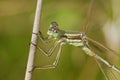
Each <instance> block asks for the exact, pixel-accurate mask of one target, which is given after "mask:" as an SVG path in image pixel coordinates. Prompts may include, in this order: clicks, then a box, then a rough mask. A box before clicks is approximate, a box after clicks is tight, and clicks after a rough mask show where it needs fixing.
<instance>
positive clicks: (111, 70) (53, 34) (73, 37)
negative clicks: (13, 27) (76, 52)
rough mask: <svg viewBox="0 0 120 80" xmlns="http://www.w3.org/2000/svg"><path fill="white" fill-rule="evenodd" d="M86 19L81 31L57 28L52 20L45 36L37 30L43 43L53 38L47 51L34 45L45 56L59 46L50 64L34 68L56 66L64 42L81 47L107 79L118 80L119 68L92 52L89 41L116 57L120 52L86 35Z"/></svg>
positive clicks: (119, 79) (47, 42)
mask: <svg viewBox="0 0 120 80" xmlns="http://www.w3.org/2000/svg"><path fill="white" fill-rule="evenodd" d="M93 2H94V0H92V2H91V3H90V9H89V11H88V18H90V17H89V16H90V13H91V9H92V5H93ZM86 21H87V23H86V26H85V27H83V31H82V32H78V31H65V30H61V29H59V28H58V24H57V23H56V22H52V23H51V24H50V27H49V29H48V32H47V34H48V37H47V38H44V37H43V35H42V33H41V32H39V35H38V36H39V38H40V40H41V41H42V42H43V43H44V44H49V43H50V41H51V40H55V43H54V45H53V47H51V48H50V49H49V50H48V51H46V50H44V49H42V48H41V47H40V46H39V45H36V47H37V48H38V50H40V51H41V52H42V53H43V54H45V55H46V56H51V55H52V54H53V52H54V51H55V50H56V48H57V47H59V49H58V52H57V56H56V58H55V61H54V62H53V63H52V64H50V65H45V66H36V67H35V69H51V68H55V67H56V66H57V64H58V61H59V58H60V54H61V51H62V46H63V45H64V44H65V45H73V46H76V47H80V48H82V49H83V51H84V52H85V53H86V54H87V55H89V56H91V57H93V58H94V59H95V61H96V62H97V64H98V66H99V68H100V69H101V71H102V72H103V74H104V76H105V78H106V79H107V80H120V77H119V76H120V70H119V69H118V68H117V67H116V66H115V65H113V64H111V63H110V62H109V61H107V60H106V59H104V58H103V57H101V56H100V55H98V54H97V53H96V52H94V51H93V50H92V48H91V46H90V45H89V42H91V43H92V44H94V45H96V46H99V47H101V48H103V49H105V50H106V51H108V52H110V53H113V54H115V55H116V56H118V57H120V54H119V53H116V52H115V51H113V50H111V49H110V48H108V47H106V46H104V45H102V44H100V43H99V42H97V41H95V40H93V39H91V38H89V37H87V36H86V34H85V33H86V30H87V28H88V26H89V25H88V24H89V23H88V22H89V19H87V20H86ZM33 45H34V44H33ZM104 66H105V68H104ZM116 73H117V75H116Z"/></svg>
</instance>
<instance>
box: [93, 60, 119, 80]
mask: <svg viewBox="0 0 120 80" xmlns="http://www.w3.org/2000/svg"><path fill="white" fill-rule="evenodd" d="M95 60H96V62H97V64H98V66H99V68H100V69H101V71H102V73H103V74H104V76H105V78H106V80H120V73H118V72H117V71H115V70H114V69H112V68H110V67H108V66H107V65H105V64H104V63H103V62H101V61H99V60H97V59H95Z"/></svg>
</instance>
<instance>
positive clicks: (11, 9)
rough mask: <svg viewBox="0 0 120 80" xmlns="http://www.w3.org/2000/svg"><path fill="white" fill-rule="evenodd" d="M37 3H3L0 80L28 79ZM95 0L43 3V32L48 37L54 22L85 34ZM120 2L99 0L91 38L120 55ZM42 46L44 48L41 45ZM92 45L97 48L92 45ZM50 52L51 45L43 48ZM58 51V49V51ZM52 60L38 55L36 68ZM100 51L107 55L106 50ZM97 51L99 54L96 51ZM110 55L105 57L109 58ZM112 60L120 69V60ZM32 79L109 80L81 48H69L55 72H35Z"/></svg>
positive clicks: (0, 4) (28, 0) (0, 13)
mask: <svg viewBox="0 0 120 80" xmlns="http://www.w3.org/2000/svg"><path fill="white" fill-rule="evenodd" d="M36 2H37V1H36V0H0V80H24V75H25V69H26V64H27V59H28V53H29V43H30V39H31V34H32V26H33V22H34V15H35V8H36ZM90 3H91V0H43V4H42V15H41V22H40V30H41V32H42V33H43V35H44V36H47V34H46V32H47V29H48V28H49V25H50V23H51V22H52V21H56V22H58V24H59V28H60V29H62V30H77V31H81V30H82V28H83V27H84V26H85V23H86V19H87V13H88V10H89V4H90ZM119 3H120V1H119V0H95V1H94V4H93V8H92V9H91V10H92V11H91V12H92V14H91V15H90V19H89V23H90V26H89V28H88V30H87V35H88V36H89V37H91V38H92V39H94V40H96V41H98V42H100V43H102V44H104V45H107V46H109V47H110V48H112V49H113V50H115V51H116V52H118V53H120V35H119V34H120V27H119V26H120V15H119V14H120V11H119V7H120V6H119ZM38 45H39V46H40V45H41V43H40V44H38ZM91 45H93V44H92V43H91ZM42 46H43V47H44V49H45V50H48V48H49V47H48V46H49V45H42ZM57 50H58V49H57ZM57 50H56V51H55V52H54V55H53V56H52V57H50V58H48V57H46V56H45V55H43V54H41V52H40V51H37V53H36V59H35V65H36V66H38V65H46V64H51V63H52V62H53V61H54V59H55V56H56V53H57ZM93 50H95V51H96V50H98V53H101V52H102V53H103V52H104V50H103V49H102V50H99V49H98V48H94V49H93ZM96 52H97V51H96ZM106 54H107V52H106V53H105V55H104V56H105V57H107V55H108V54H107V55H106ZM108 60H109V61H111V62H113V63H116V65H117V66H118V67H119V68H120V59H119V58H116V57H110V58H109V59H108ZM32 80H105V78H104V76H103V74H102V72H101V71H100V69H99V67H98V65H97V64H96V62H95V60H94V59H93V58H91V57H89V56H87V55H86V54H85V53H84V52H83V51H82V50H81V49H80V48H78V47H74V46H70V45H65V46H64V47H63V50H62V53H61V57H60V61H59V63H58V66H57V67H56V68H55V69H51V70H35V71H34V72H33V79H32Z"/></svg>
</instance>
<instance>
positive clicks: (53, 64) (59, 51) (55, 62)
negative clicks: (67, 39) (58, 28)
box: [34, 43, 64, 69]
mask: <svg viewBox="0 0 120 80" xmlns="http://www.w3.org/2000/svg"><path fill="white" fill-rule="evenodd" d="M63 44H64V43H61V44H60V47H59V50H58V53H57V56H56V58H55V61H54V62H53V63H52V64H51V65H46V66H41V67H40V66H36V67H35V68H34V69H52V68H55V67H56V66H57V64H58V61H59V58H60V53H61V51H62V46H63Z"/></svg>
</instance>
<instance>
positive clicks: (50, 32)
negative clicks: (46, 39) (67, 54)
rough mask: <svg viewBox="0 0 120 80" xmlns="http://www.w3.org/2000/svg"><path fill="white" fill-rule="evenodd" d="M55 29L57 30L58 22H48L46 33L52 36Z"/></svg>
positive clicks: (55, 31)
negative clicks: (48, 26)
mask: <svg viewBox="0 0 120 80" xmlns="http://www.w3.org/2000/svg"><path fill="white" fill-rule="evenodd" d="M57 30H58V24H57V23H56V22H52V23H51V24H50V28H49V29H48V32H47V34H48V35H49V36H54V34H55V33H57Z"/></svg>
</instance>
